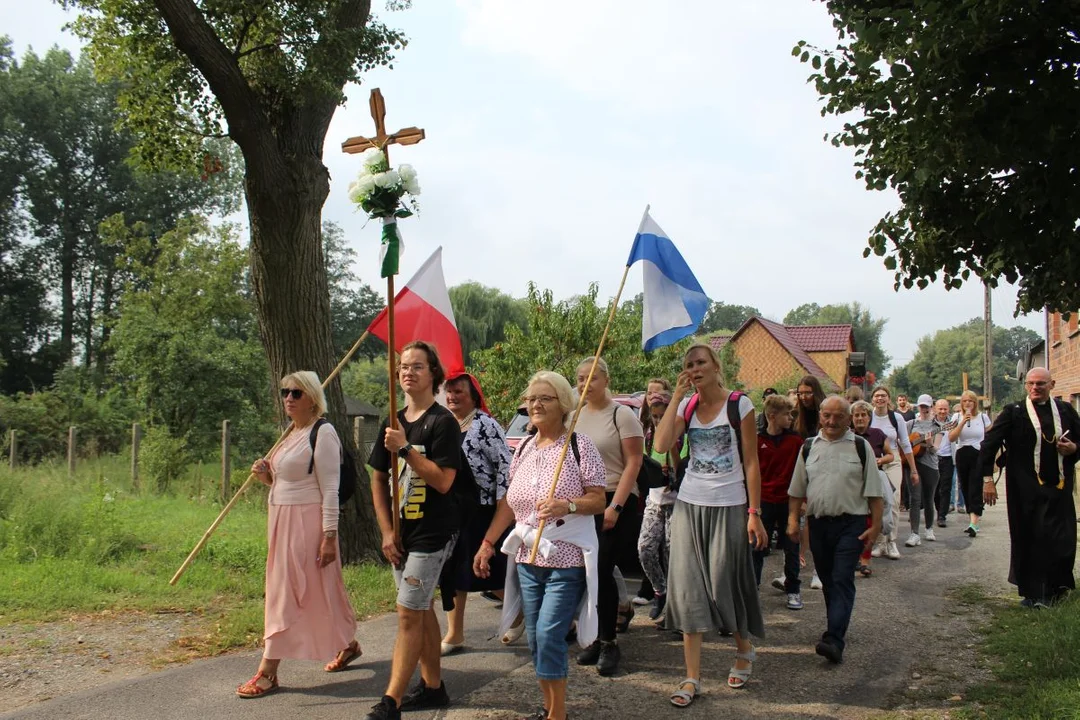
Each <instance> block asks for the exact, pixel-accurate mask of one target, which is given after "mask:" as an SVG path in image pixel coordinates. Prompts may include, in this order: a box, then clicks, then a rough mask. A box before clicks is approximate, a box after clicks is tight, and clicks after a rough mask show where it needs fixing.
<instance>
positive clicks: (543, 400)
mask: <svg viewBox="0 0 1080 720" xmlns="http://www.w3.org/2000/svg"><path fill="white" fill-rule="evenodd" d="M558 399H559V398H557V397H555V396H554V395H529V396H528V397H527V398H525V404H526V405H533V404H535V403H540V404H541V405H550V404H551V403H553V402H555V401H556V400H558Z"/></svg>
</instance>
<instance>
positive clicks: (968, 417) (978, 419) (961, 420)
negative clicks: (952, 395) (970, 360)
mask: <svg viewBox="0 0 1080 720" xmlns="http://www.w3.org/2000/svg"><path fill="white" fill-rule="evenodd" d="M953 420H955V421H956V427H954V428H953V429H952V430H950V431H949V441H950V442H951V443H952V446H953V461H954V462H955V463H956V477H957V483H958V484H959V485H960V490H961V491H962V492H963V493H964V500H965V502H966V503H967V508H966V509H967V512H968V519H969V520H970V522H969V523H968V526H967V529H966V530H964V532H966V533H967V534H968V535H970V536H971V537H975V536H976V535H978V534H979V521H980V520H982V513H983V493H982V484H983V479H982V478H981V477H979V468H978V464H979V462H978V461H979V448H981V447H982V442H983V438H985V437H986V431H987V429H989V427H990V418H989V417H988V416H987V415H986V413H983V412H979V396H978V395H976V394H975V393H974V392H972V391H971V390H965V391H964V392H962V393H961V394H960V412H959V413H957V414H956V415H955V416H953Z"/></svg>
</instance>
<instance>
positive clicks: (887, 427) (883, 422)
mask: <svg viewBox="0 0 1080 720" xmlns="http://www.w3.org/2000/svg"><path fill="white" fill-rule="evenodd" d="M889 412H891V413H892V414H893V417H894V418H895V419H896V427H897V428H904V429H907V420H905V419H904V416H903V415H901V414H900V413H898V412H896V411H894V410H890V411H889ZM870 427H875V428H877V429H878V430H880V431H881V432H883V433H885V437H887V438H889V445H891V446H893V447H894V448H895V447H896V446H897V445H899V446H900V449H901V450H903V451H904V452H906V453H907V454H908V455H910V454H911V440H910V439H909V438H908V436H907V434H906V433H905V434H903V435H901V436H900V437H899V438H897V437H896V428H894V427H893V424H892V423H891V422H889V416H888V415H878V414H877V413H876V412H872V413H870ZM899 460H900V456H899V455H897V457H896V459H895V460H894V461H893V462H898V461H899Z"/></svg>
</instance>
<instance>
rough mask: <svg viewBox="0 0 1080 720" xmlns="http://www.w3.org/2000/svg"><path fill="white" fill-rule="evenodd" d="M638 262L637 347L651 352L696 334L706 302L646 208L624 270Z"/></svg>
mask: <svg viewBox="0 0 1080 720" xmlns="http://www.w3.org/2000/svg"><path fill="white" fill-rule="evenodd" d="M638 260H641V261H643V262H644V270H643V275H644V278H645V310H644V314H643V317H642V318H641V347H642V348H644V349H645V350H646V351H651V350H655V349H656V348H659V347H664V346H665V345H671V344H673V343H676V342H678V341H679V340H682V339H683V338H684V337H689V336H690V335H693V334H694V333H695V332H697V329H698V326H700V325H701V321H702V320H704V319H705V313H706V312H707V311H708V310H709V298H708V297H706V296H705V292H704V291H703V290H702V289H701V285H700V284H699V283H698V281H697V278H695V277H694V273H692V272H690V267H689V266H688V265H687V264H686V261H685V260H683V256H682V255H680V254H679V251H678V250H676V249H675V245H674V243H672V242H671V240H670V239H669V238H668V236H667V234H666V233H665V232H664V231H663V230H661V229H660V226H659V225H657V224H656V221H655V220H653V219H652V216H650V215H649V209H648V208H645V216H644V217H643V218H641V227H639V228H638V234H637V237H635V238H634V247H633V248H632V249H631V250H630V259H629V260H627V261H626V265H627V267H629V266H630V265H633V264H634V263H636V262H637V261H638Z"/></svg>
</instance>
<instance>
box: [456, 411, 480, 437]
mask: <svg viewBox="0 0 1080 720" xmlns="http://www.w3.org/2000/svg"><path fill="white" fill-rule="evenodd" d="M474 418H476V410H473V411H471V412H470V413H469V414H468V415H466V416H465V417H463V418H461V419H460V420H458V427H459V428H461V432H466V431H468V429H469V427H470V426H472V421H473V419H474Z"/></svg>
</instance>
